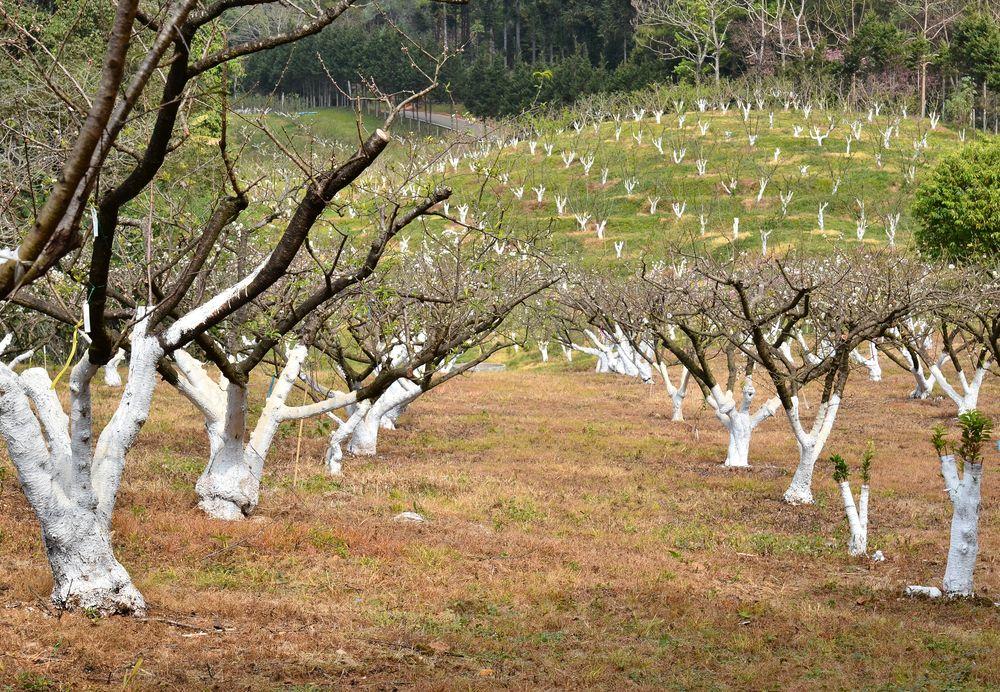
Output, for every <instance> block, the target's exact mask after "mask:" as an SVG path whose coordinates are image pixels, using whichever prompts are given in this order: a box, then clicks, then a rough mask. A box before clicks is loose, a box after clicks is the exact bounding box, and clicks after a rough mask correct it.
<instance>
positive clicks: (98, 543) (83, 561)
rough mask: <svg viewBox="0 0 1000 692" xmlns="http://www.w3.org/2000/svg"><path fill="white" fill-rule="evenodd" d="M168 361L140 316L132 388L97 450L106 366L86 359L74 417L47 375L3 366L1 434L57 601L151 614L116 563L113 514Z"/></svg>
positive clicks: (76, 384)
mask: <svg viewBox="0 0 1000 692" xmlns="http://www.w3.org/2000/svg"><path fill="white" fill-rule="evenodd" d="M139 317H140V318H141V317H142V313H140V315H139ZM162 355H163V348H162V347H161V346H160V344H159V342H158V340H157V339H155V338H152V337H149V336H147V335H146V333H145V324H144V321H143V320H142V319H140V320H139V321H138V322H137V323H136V325H135V327H134V329H133V333H132V359H131V362H130V363H129V377H128V382H127V383H126V385H125V389H124V391H123V392H122V396H121V399H120V401H119V405H118V407H117V408H116V409H115V412H114V413H113V414H112V416H111V420H110V421H109V422H108V424H107V425H106V426H105V428H104V429H103V430H102V431H101V434H100V436H99V437H98V439H97V443H96V445H94V444H93V421H92V415H91V396H90V387H91V383H92V381H93V377H94V375H96V373H97V372H98V370H99V368H98V367H97V366H95V365H93V364H91V363H90V361H89V360H88V358H87V356H86V355H84V357H83V358H82V359H81V360H80V361H79V362H78V363H77V365H76V366H75V367H74V368H73V372H72V374H71V376H70V414H69V415H67V414H66V413H65V412H64V411H63V408H62V406H61V404H60V401H59V397H58V396H57V394H56V392H55V390H54V388H53V387H52V382H51V380H50V379H49V376H48V373H46V372H45V370H43V369H42V368H31V369H29V370H26V371H25V372H23V373H21V374H20V375H17V374H15V373H14V372H13V371H12V370H10V369H9V368H8V367H6V366H4V365H2V364H0V436H2V437H3V439H4V441H5V442H6V445H7V451H8V454H9V455H10V458H11V460H12V461H13V463H14V466H15V467H16V469H17V473H18V479H19V480H20V483H21V487H22V490H23V491H24V494H25V497H26V498H27V500H28V502H29V504H30V505H31V507H32V509H33V510H34V512H35V516H36V517H37V518H38V522H39V524H40V527H41V533H42V539H43V542H44V545H45V551H46V555H47V557H48V559H49V566H50V567H51V570H52V576H53V592H52V600H53V601H54V602H55V603H56V604H57V605H59V606H63V607H69V608H86V609H90V610H93V611H95V612H97V613H101V614H111V613H141V612H142V611H143V610H144V609H145V602H144V601H143V598H142V595H141V594H140V593H139V591H138V590H137V589H136V588H135V586H134V585H133V584H132V580H131V578H130V577H129V575H128V572H127V571H126V570H125V568H124V567H122V565H121V564H120V563H119V562H118V561H117V560H116V559H115V556H114V552H113V549H112V545H111V515H112V513H113V511H114V506H115V501H116V499H117V494H118V487H119V484H120V483H121V477H122V473H123V472H124V467H125V457H126V455H127V453H128V452H129V450H131V448H132V446H133V445H134V444H135V440H136V438H137V436H138V434H139V430H140V429H141V428H142V426H143V424H144V423H145V421H146V417H147V416H148V414H149V407H150V404H151V402H152V397H153V390H154V388H155V385H156V365H157V362H158V361H159V359H160V358H161V357H162Z"/></svg>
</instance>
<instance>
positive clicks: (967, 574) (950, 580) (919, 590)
mask: <svg viewBox="0 0 1000 692" xmlns="http://www.w3.org/2000/svg"><path fill="white" fill-rule="evenodd" d="M958 425H959V428H961V431H962V432H961V435H962V436H961V442H960V443H959V445H958V446H957V447H954V446H953V445H952V444H950V443H949V442H948V441H947V440H946V437H945V435H946V431H945V429H944V427H943V426H938V427H936V428H934V433H933V435H932V436H931V443H932V444H933V445H934V450H935V451H936V452H937V455H938V458H939V459H940V460H941V476H942V477H943V478H944V486H945V490H946V491H947V493H948V499H949V500H950V501H951V504H952V519H951V540H950V545H949V547H948V562H947V564H946V566H945V570H944V580H943V582H942V584H941V586H942V588H941V589H937V588H936V587H928V586H908V587H907V588H906V593H907V595H911V596H914V595H925V596H931V597H939V596H941V595H942V594H943V595H945V596H948V597H951V598H956V597H968V596H973V595H974V593H975V592H974V590H973V576H974V572H975V567H976V558H977V557H978V554H979V509H980V498H981V493H982V488H981V486H982V480H983V456H982V454H983V447H984V445H985V443H987V442H988V441H989V439H990V436H991V433H992V431H993V421H992V420H991V419H990V418H989V417H987V416H986V415H984V414H983V413H981V412H980V411H978V410H976V409H972V410H970V411H966V412H965V413H962V414H961V415H959V417H958ZM956 457H957V458H956ZM959 462H961V466H960V465H959ZM959 473H961V476H959Z"/></svg>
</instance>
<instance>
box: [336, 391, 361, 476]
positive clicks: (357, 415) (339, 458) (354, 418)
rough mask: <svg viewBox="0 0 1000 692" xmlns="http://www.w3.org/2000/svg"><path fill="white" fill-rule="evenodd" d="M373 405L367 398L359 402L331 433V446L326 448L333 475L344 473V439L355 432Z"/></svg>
mask: <svg viewBox="0 0 1000 692" xmlns="http://www.w3.org/2000/svg"><path fill="white" fill-rule="evenodd" d="M371 405H372V404H371V402H370V401H367V400H366V401H362V402H361V403H359V404H358V405H357V406H355V407H354V410H353V411H351V413H350V415H349V416H348V417H347V420H345V421H342V422H340V423H339V425H338V426H337V427H336V428H335V429H334V430H333V432H332V433H330V446H329V447H327V450H326V469H327V471H329V472H330V475H331V476H340V475H342V474H343V460H344V451H343V448H342V446H341V445H342V444H343V442H344V440H346V439H347V438H349V437H350V436H351V435H353V434H354V430H355V428H357V426H358V424H359V423H360V422H361V421H362V420H364V417H365V416H366V415H367V413H368V410H369V409H370V408H371Z"/></svg>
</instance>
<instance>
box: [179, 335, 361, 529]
mask: <svg viewBox="0 0 1000 692" xmlns="http://www.w3.org/2000/svg"><path fill="white" fill-rule="evenodd" d="M307 354H308V349H307V348H306V347H305V346H296V347H294V348H291V349H290V350H289V352H288V358H287V362H286V364H285V367H284V368H282V371H281V374H280V375H279V376H278V378H277V380H275V383H274V386H273V387H272V389H271V393H270V394H269V395H268V397H267V400H266V401H265V403H264V410H263V411H262V412H261V415H260V418H259V419H258V420H257V424H256V426H255V427H254V429H253V432H252V433H251V434H250V437H249V440H247V400H248V393H247V390H246V388H245V387H241V386H239V385H236V384H233V383H231V382H229V381H227V380H226V379H225V378H224V377H220V378H219V382H218V383H216V382H214V381H213V380H212V378H211V377H209V376H208V374H207V373H206V372H205V369H204V366H203V365H202V364H201V363H199V362H198V361H197V360H196V359H194V358H193V357H191V356H190V355H189V354H188V353H187V352H185V351H184V350H178V351H177V352H176V353H175V354H174V359H175V361H176V363H177V367H178V370H179V371H180V373H181V375H182V377H181V378H179V382H178V389H180V391H181V392H182V393H183V394H184V395H185V396H186V397H187V398H188V399H189V400H190V401H191V402H192V403H194V405H195V406H196V407H197V408H198V410H199V411H201V413H202V415H204V416H205V430H206V431H207V433H208V440H209V454H210V456H209V461H208V464H207V465H206V467H205V470H204V471H203V472H202V474H201V476H200V477H199V478H198V482H197V483H196V484H195V492H196V493H197V494H198V498H199V501H198V506H199V507H200V508H201V509H202V510H203V511H204V512H205V513H206V514H208V515H209V516H210V517H213V518H215V519H223V520H229V521H232V520H237V519H242V518H243V517H246V516H249V515H250V514H251V513H252V512H253V511H254V509H256V507H257V504H258V502H259V501H260V482H261V477H262V475H263V472H264V461H265V459H266V458H267V454H268V451H270V449H271V445H272V444H273V442H274V436H275V434H276V433H277V432H278V427H279V426H280V425H281V423H283V422H285V421H289V420H299V419H302V418H308V417H311V416H316V415H321V414H325V413H329V412H331V411H334V410H336V409H340V408H344V407H345V406H349V405H351V404H353V403H354V402H355V401H356V400H357V394H356V392H348V393H343V392H331V393H330V396H329V397H328V398H327V399H325V400H323V401H320V402H317V403H314V404H306V405H302V406H288V405H286V404H285V402H286V401H287V399H288V395H289V394H290V393H291V391H292V388H293V387H294V385H295V382H296V380H297V379H298V377H299V373H300V372H301V370H302V363H303V362H304V361H305V358H306V355H307Z"/></svg>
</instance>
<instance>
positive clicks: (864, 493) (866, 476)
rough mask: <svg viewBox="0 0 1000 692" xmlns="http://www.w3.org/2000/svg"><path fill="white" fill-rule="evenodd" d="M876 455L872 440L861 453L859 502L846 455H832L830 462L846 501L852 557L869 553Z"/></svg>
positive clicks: (845, 511) (849, 545) (849, 544)
mask: <svg viewBox="0 0 1000 692" xmlns="http://www.w3.org/2000/svg"><path fill="white" fill-rule="evenodd" d="M874 456H875V446H874V444H872V442H871V441H869V442H868V445H867V447H865V451H864V453H863V454H862V455H861V468H860V472H861V491H860V493H859V494H858V502H857V504H855V502H854V493H853V491H852V490H851V483H850V480H849V478H850V475H851V472H850V469H849V468H848V467H847V462H846V461H844V457H842V456H840V455H839V454H833V455H831V456H830V463H832V464H833V481H834V482H835V483H836V484H837V486H838V487H839V488H840V496H841V499H843V501H844V514H845V515H846V516H847V525H848V527H849V529H850V532H851V537H850V538H849V539H848V541H847V553H848V554H849V555H850V556H851V557H861V556H862V555H867V554H868V508H869V497H870V495H871V490H870V481H871V466H872V459H873V458H874Z"/></svg>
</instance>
